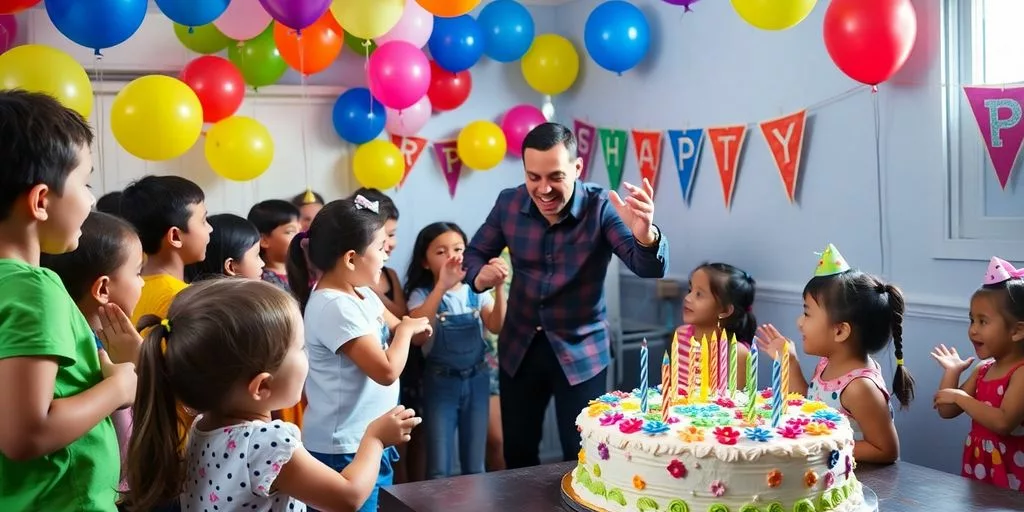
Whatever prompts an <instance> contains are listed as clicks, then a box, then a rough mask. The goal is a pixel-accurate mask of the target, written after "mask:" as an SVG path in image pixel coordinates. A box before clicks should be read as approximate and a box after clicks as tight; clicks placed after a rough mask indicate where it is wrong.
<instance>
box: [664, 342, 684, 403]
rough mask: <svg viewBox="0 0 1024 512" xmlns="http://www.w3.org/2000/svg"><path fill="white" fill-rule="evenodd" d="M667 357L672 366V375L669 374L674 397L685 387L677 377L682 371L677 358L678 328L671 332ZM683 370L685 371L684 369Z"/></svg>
mask: <svg viewBox="0 0 1024 512" xmlns="http://www.w3.org/2000/svg"><path fill="white" fill-rule="evenodd" d="M668 358H669V364H670V365H671V367H672V375H671V376H670V378H671V382H672V397H673V398H675V397H677V396H679V394H680V393H682V392H683V390H685V389H686V384H685V382H684V381H683V379H682V378H680V377H679V374H680V373H682V372H680V371H679V360H680V359H679V330H678V329H676V332H674V333H673V334H672V348H671V350H670V351H669V353H668ZM683 371H685V369H684V370H683Z"/></svg>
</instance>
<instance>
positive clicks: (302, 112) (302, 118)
mask: <svg viewBox="0 0 1024 512" xmlns="http://www.w3.org/2000/svg"><path fill="white" fill-rule="evenodd" d="M295 35H296V38H297V39H298V43H299V77H300V80H301V81H302V82H301V84H302V85H301V88H302V105H301V106H300V107H299V122H300V123H302V128H301V135H302V172H303V175H304V176H305V179H306V188H307V189H312V188H313V184H312V183H310V179H309V155H308V153H309V151H308V150H307V147H306V108H308V106H309V90H308V85H309V84H307V83H306V79H307V78H308V76H307V75H306V50H305V42H304V41H303V38H302V34H301V33H299V32H297V31H296V33H295Z"/></svg>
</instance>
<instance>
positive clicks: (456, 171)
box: [434, 140, 462, 199]
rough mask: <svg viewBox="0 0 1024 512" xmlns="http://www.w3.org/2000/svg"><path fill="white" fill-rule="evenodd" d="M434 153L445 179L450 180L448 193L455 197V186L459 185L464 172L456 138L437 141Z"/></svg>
mask: <svg viewBox="0 0 1024 512" xmlns="http://www.w3.org/2000/svg"><path fill="white" fill-rule="evenodd" d="M434 154H435V155H436V156H437V162H438V164H440V166H441V172H442V173H443V174H444V179H445V180H446V181H448V195H450V196H451V197H452V199H455V188H456V187H458V186H459V175H461V174H462V159H460V158H459V144H458V142H457V141H454V140H445V141H441V142H435V143H434Z"/></svg>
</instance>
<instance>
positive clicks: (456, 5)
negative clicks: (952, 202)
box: [416, 0, 480, 18]
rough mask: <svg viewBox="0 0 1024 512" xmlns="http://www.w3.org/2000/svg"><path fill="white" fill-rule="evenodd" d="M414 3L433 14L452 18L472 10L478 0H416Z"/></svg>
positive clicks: (477, 3)
mask: <svg viewBox="0 0 1024 512" xmlns="http://www.w3.org/2000/svg"><path fill="white" fill-rule="evenodd" d="M416 3H418V4H420V6H421V7H423V8H424V9H426V10H427V12H429V13H430V14H433V15H434V16H440V17H442V18H454V17H456V16H462V15H463V14H466V13H467V12H469V11H472V10H473V9H474V8H476V6H478V5H480V0H416Z"/></svg>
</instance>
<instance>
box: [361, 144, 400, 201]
mask: <svg viewBox="0 0 1024 512" xmlns="http://www.w3.org/2000/svg"><path fill="white" fill-rule="evenodd" d="M352 171H353V172H354V173H355V175H356V181H358V182H359V184H360V185H362V186H364V187H367V188H375V189H377V190H387V189H389V188H393V187H395V186H396V185H398V183H399V182H401V181H402V175H404V174H405V157H404V156H402V151H401V150H399V149H398V146H395V145H394V144H392V143H390V142H388V141H386V140H381V139H376V140H371V141H370V142H367V143H366V144H363V145H361V146H359V147H358V148H357V149H356V154H355V156H354V157H353V158H352Z"/></svg>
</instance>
